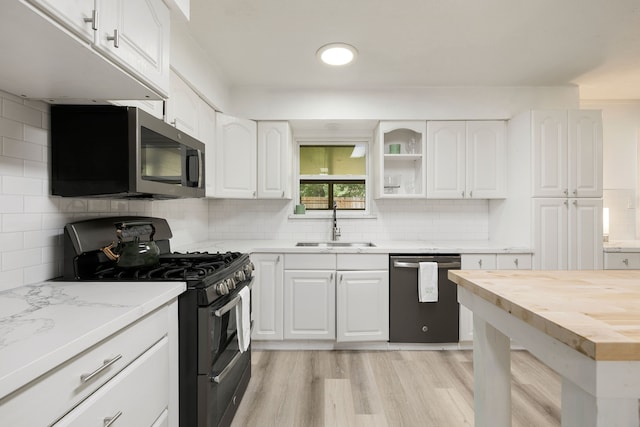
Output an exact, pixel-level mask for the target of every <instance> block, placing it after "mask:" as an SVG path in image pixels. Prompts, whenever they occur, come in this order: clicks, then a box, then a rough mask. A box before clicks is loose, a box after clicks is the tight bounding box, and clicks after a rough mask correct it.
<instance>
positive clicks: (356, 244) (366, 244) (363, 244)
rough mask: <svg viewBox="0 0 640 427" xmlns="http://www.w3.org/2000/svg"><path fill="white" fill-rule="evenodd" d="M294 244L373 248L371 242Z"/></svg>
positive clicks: (298, 244)
mask: <svg viewBox="0 0 640 427" xmlns="http://www.w3.org/2000/svg"><path fill="white" fill-rule="evenodd" d="M296 246H301V247H312V248H373V247H375V246H376V245H375V244H373V243H371V242H298V243H296Z"/></svg>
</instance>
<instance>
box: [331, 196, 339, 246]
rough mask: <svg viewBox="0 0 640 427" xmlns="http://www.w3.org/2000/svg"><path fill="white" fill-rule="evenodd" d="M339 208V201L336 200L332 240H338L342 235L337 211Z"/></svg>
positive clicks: (334, 203)
mask: <svg viewBox="0 0 640 427" xmlns="http://www.w3.org/2000/svg"><path fill="white" fill-rule="evenodd" d="M337 210H338V203H337V202H336V201H334V202H333V233H332V235H331V240H334V241H335V240H338V237H340V229H339V228H338V220H337V217H336V211H337Z"/></svg>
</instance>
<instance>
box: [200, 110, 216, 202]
mask: <svg viewBox="0 0 640 427" xmlns="http://www.w3.org/2000/svg"><path fill="white" fill-rule="evenodd" d="M201 101H202V100H201ZM198 133H199V139H200V141H202V143H203V144H204V145H205V156H204V161H205V165H204V174H205V177H204V185H205V194H206V196H207V197H215V194H216V187H215V184H216V176H215V170H216V164H215V162H216V156H215V148H216V146H215V142H216V110H214V109H213V108H211V107H210V106H209V105H208V104H207V103H206V102H204V101H202V102H200V103H199V104H198Z"/></svg>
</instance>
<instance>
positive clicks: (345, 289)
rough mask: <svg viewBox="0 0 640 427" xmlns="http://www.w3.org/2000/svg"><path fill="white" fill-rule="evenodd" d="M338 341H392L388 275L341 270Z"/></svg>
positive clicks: (337, 318) (337, 326) (375, 272)
mask: <svg viewBox="0 0 640 427" xmlns="http://www.w3.org/2000/svg"><path fill="white" fill-rule="evenodd" d="M337 275H338V282H337V284H336V288H337V291H336V292H337V296H336V328H337V341H338V342H353V341H388V340H389V272H388V271H338V272H337Z"/></svg>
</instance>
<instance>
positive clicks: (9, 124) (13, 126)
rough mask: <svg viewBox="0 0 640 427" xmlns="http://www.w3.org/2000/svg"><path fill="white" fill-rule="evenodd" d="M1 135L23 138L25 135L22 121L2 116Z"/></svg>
mask: <svg viewBox="0 0 640 427" xmlns="http://www.w3.org/2000/svg"><path fill="white" fill-rule="evenodd" d="M0 136H6V137H8V138H14V139H21V138H22V137H23V136H24V127H23V125H22V123H20V122H16V121H14V120H9V119H5V118H4V117H0Z"/></svg>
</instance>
